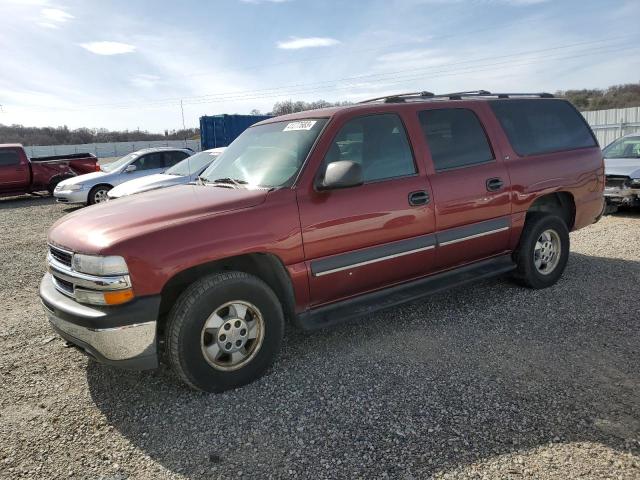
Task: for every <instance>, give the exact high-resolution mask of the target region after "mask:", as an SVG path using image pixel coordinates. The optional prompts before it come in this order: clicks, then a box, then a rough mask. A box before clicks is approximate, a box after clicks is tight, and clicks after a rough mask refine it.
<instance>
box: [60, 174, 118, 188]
mask: <svg viewBox="0 0 640 480" xmlns="http://www.w3.org/2000/svg"><path fill="white" fill-rule="evenodd" d="M106 175H109V173H107V172H91V173H85V174H84V175H77V176H75V177H71V178H68V179H66V180H63V181H61V182H60V183H59V185H61V186H64V185H76V184H78V183H82V182H86V181H89V180H94V179H96V178H100V177H104V176H106Z"/></svg>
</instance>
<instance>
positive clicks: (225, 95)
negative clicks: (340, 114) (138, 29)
mask: <svg viewBox="0 0 640 480" xmlns="http://www.w3.org/2000/svg"><path fill="white" fill-rule="evenodd" d="M634 35H635V34H627V35H618V36H613V37H608V38H605V39H599V40H590V41H586V42H577V43H573V44H567V45H560V46H556V47H550V48H544V49H534V50H525V51H520V52H516V53H511V54H505V55H499V56H491V57H482V58H477V59H470V60H461V61H458V62H452V63H446V64H442V65H438V66H436V67H424V66H423V67H415V68H410V69H403V70H397V71H392V72H382V73H376V74H366V75H356V76H351V77H343V78H337V79H333V80H325V81H321V82H311V83H298V84H289V85H283V86H279V87H271V88H263V89H255V90H245V91H235V92H234V91H229V92H222V93H216V94H204V95H195V96H182V97H169V98H164V99H157V100H149V101H141V102H114V103H102V104H92V105H85V106H81V107H80V108H79V109H91V108H104V107H111V108H116V109H117V108H118V107H123V108H138V107H139V106H149V105H157V106H164V105H167V106H168V105H176V104H177V103H178V102H180V101H183V100H184V101H185V104H194V103H198V102H197V101H198V100H206V101H207V102H213V101H214V100H216V101H218V100H219V101H224V100H239V99H243V98H244V97H245V96H250V97H251V99H252V98H254V97H255V96H256V95H258V94H272V93H275V92H277V91H282V90H284V91H286V92H287V93H293V92H292V90H295V89H298V88H314V87H320V86H322V85H327V86H330V85H335V84H336V83H339V82H349V81H362V80H367V79H368V80H370V81H375V80H377V81H382V80H385V77H391V78H392V77H394V76H397V75H399V74H403V73H409V72H418V71H425V70H426V71H429V70H431V69H433V68H439V69H441V68H446V67H451V66H457V65H463V64H469V63H478V62H484V61H487V60H494V59H500V58H505V59H506V58H513V57H518V56H522V55H530V54H533V53H541V52H549V51H557V50H563V49H570V48H575V47H580V46H587V45H594V44H600V43H607V42H612V41H614V40H620V39H623V38H628V37H631V36H634ZM611 46H612V47H613V46H615V45H611ZM591 50H594V49H591ZM479 66H482V65H479ZM74 110H75V109H74Z"/></svg>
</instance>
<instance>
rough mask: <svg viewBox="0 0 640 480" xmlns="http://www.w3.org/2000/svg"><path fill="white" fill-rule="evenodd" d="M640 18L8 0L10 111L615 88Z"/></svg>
mask: <svg viewBox="0 0 640 480" xmlns="http://www.w3.org/2000/svg"><path fill="white" fill-rule="evenodd" d="M638 18H640V0H606V1H600V0H590V1H589V0H566V1H563V0H449V1H447V0H371V1H366V0H357V1H356V0H352V1H348V2H347V1H338V0H335V1H333V0H208V1H204V0H199V1H196V0H182V1H179V2H176V1H164V0H127V1H124V0H111V1H109V2H104V1H101V2H98V1H90V0H21V1H19V0H0V105H1V106H0V123H1V124H5V125H6V124H22V125H27V126H60V125H67V126H68V127H69V128H80V127H88V128H108V129H140V130H148V131H151V132H162V131H164V130H165V129H169V130H171V129H178V128H181V127H182V125H183V120H182V112H184V125H186V126H187V127H196V126H198V123H199V118H200V116H202V115H214V114H221V113H241V114H242V113H249V112H250V111H251V110H253V109H257V110H260V111H262V112H269V111H270V110H271V108H272V107H273V104H274V103H275V102H277V101H282V100H287V99H292V100H305V101H313V100H318V99H323V100H327V101H331V102H334V101H344V100H349V101H354V102H355V101H360V100H364V99H367V98H370V97H376V96H380V95H386V94H393V93H401V92H413V91H423V90H428V91H431V92H435V93H446V92H455V91H466V90H478V89H485V90H490V91H503V92H504V91H507V92H523V91H530V92H531V91H550V92H555V91H557V90H564V89H573V88H603V87H607V86H610V85H615V84H621V83H632V82H638V81H640V47H638V45H640V42H639V40H640V31H639V30H638V28H637V25H638ZM181 102H182V108H181Z"/></svg>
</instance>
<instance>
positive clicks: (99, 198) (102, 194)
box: [93, 190, 107, 203]
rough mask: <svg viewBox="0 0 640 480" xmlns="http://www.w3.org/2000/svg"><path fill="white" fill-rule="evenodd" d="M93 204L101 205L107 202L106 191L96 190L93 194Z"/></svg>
mask: <svg viewBox="0 0 640 480" xmlns="http://www.w3.org/2000/svg"><path fill="white" fill-rule="evenodd" d="M93 201H94V203H102V202H106V201H107V191H106V190H98V191H96V193H94V194H93Z"/></svg>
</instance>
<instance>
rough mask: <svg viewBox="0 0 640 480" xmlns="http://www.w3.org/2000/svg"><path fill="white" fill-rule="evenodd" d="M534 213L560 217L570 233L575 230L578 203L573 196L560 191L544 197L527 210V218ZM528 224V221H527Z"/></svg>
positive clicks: (537, 199) (539, 198) (536, 200)
mask: <svg viewBox="0 0 640 480" xmlns="http://www.w3.org/2000/svg"><path fill="white" fill-rule="evenodd" d="M534 213H550V214H553V215H557V216H558V217H560V218H561V219H562V220H563V221H564V223H565V225H566V226H567V229H568V230H569V231H571V230H573V227H574V224H575V219H576V202H575V199H574V197H573V194H571V193H570V192H565V191H560V192H553V193H548V194H545V195H542V196H540V197H538V198H536V199H535V201H534V202H533V203H532V204H531V205H530V206H529V208H528V209H527V218H528V217H529V216H530V215H532V214H534ZM525 222H526V220H525Z"/></svg>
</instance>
